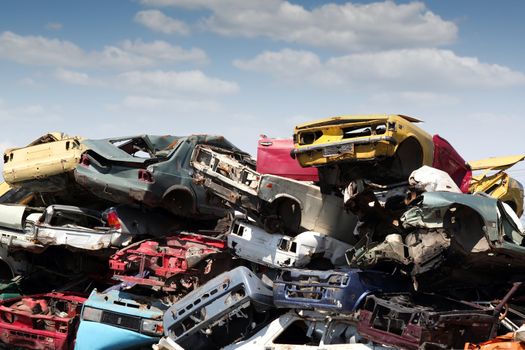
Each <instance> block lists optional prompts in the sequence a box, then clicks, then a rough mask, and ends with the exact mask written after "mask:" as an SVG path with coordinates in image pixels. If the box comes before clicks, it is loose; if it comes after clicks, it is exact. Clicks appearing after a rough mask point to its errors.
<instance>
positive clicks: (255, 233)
mask: <svg viewBox="0 0 525 350" xmlns="http://www.w3.org/2000/svg"><path fill="white" fill-rule="evenodd" d="M228 247H230V248H231V249H232V250H233V252H234V253H235V255H237V256H238V257H240V258H243V259H246V260H249V261H252V262H255V263H258V264H262V265H266V266H269V267H274V268H280V267H303V266H305V265H307V264H308V263H309V262H310V261H311V260H312V259H313V258H314V257H322V258H325V259H326V260H328V261H330V262H331V263H332V264H334V265H343V264H345V256H344V254H345V251H346V250H347V249H349V248H350V245H349V244H346V243H343V242H340V241H337V240H335V239H334V238H332V237H330V236H327V235H324V234H321V233H318V232H312V231H306V232H302V233H300V234H298V235H297V236H295V237H290V236H284V235H280V234H270V233H267V232H265V231H264V230H263V229H261V228H259V227H257V226H255V225H253V224H250V223H248V222H246V221H240V220H237V221H236V222H234V224H233V225H232V229H231V231H230V233H229V234H228Z"/></svg>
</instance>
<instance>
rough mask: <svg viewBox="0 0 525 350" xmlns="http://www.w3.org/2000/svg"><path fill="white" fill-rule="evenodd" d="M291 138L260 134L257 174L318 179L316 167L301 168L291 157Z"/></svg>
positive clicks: (302, 179) (292, 145)
mask: <svg viewBox="0 0 525 350" xmlns="http://www.w3.org/2000/svg"><path fill="white" fill-rule="evenodd" d="M293 147H294V144H293V139H292V138H289V139H280V138H270V137H267V136H266V135H261V136H260V138H259V142H258V146H257V168H256V171H257V172H258V173H259V174H270V175H277V176H282V177H287V178H290V179H294V180H299V181H313V182H316V181H319V175H318V174H317V169H316V168H303V167H301V165H299V162H298V161H297V159H293V158H292V157H291V155H290V152H291V151H292V150H293Z"/></svg>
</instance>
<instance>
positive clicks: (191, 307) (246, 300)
mask: <svg viewBox="0 0 525 350" xmlns="http://www.w3.org/2000/svg"><path fill="white" fill-rule="evenodd" d="M250 306H254V307H255V308H261V309H268V308H271V307H272V306H273V298H272V291H271V290H270V289H269V288H268V287H267V286H266V285H264V284H263V282H262V281H261V280H260V279H259V278H258V277H257V276H255V274H254V273H253V272H251V271H250V270H248V269H247V268H246V267H242V266H241V267H237V268H235V269H233V270H231V271H228V272H224V273H222V274H220V275H219V276H217V277H215V278H214V279H212V280H210V281H208V282H207V283H206V284H204V285H202V286H201V287H199V288H198V289H196V290H194V291H192V292H190V293H188V294H187V295H186V296H184V297H183V298H182V299H180V300H179V301H177V302H176V303H175V304H173V305H172V306H171V307H170V308H169V309H168V310H167V311H166V312H165V313H164V322H163V325H164V335H165V336H168V337H169V338H171V340H173V341H175V342H176V343H178V344H181V343H182V344H181V345H183V343H184V342H185V341H187V340H188V341H189V337H191V336H192V335H194V334H196V333H198V332H202V331H204V329H209V328H211V327H213V326H214V325H216V324H218V323H220V322H222V321H224V319H229V318H230V317H232V316H233V315H234V314H236V313H238V312H241V313H242V310H244V309H245V308H247V307H250ZM183 346H184V345H183Z"/></svg>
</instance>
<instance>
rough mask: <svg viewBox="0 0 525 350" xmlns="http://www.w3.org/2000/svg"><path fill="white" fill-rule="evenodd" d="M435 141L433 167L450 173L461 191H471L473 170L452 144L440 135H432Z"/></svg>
mask: <svg viewBox="0 0 525 350" xmlns="http://www.w3.org/2000/svg"><path fill="white" fill-rule="evenodd" d="M432 142H433V143H434V159H433V161H432V167H433V168H436V169H439V170H442V171H444V172H446V173H447V174H449V175H450V177H451V178H452V180H453V181H454V182H455V183H456V185H458V187H459V188H460V189H461V192H463V193H468V192H469V184H470V179H471V178H472V170H471V168H470V166H469V165H468V164H467V162H466V161H465V159H463V157H461V156H460V155H459V153H458V152H457V151H456V150H455V149H454V147H452V145H451V144H450V143H449V142H448V141H447V140H445V139H444V138H442V137H441V136H439V135H434V136H433V137H432Z"/></svg>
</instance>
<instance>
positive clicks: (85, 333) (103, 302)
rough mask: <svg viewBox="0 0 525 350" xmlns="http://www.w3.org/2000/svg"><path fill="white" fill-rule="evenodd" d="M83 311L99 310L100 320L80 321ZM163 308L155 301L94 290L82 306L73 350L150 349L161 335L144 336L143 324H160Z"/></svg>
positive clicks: (162, 305)
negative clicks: (144, 347)
mask: <svg viewBox="0 0 525 350" xmlns="http://www.w3.org/2000/svg"><path fill="white" fill-rule="evenodd" d="M86 308H92V309H96V310H101V312H102V314H101V315H100V320H99V321H93V320H86V319H84V315H85V312H86V311H85V310H86ZM167 308H168V305H165V304H163V303H161V302H160V301H159V300H158V299H154V298H147V297H140V296H136V295H133V294H130V293H125V292H122V291H117V290H112V291H108V292H103V293H101V292H98V291H97V290H96V289H95V290H93V292H91V295H90V296H89V298H88V299H87V300H86V302H85V304H84V308H83V310H82V315H81V321H80V325H79V327H78V332H77V339H76V345H75V349H77V350H83V349H86V350H88V349H115V350H116V349H128V348H130V347H136V346H137V347H138V346H146V345H152V344H154V343H156V342H157V341H158V340H159V339H160V336H161V335H162V331H161V329H160V328H158V330H157V332H158V333H157V334H154V333H153V334H152V333H148V332H145V331H144V330H143V323H144V321H145V320H146V321H149V320H151V321H153V322H157V323H158V324H160V321H161V320H162V315H163V314H164V311H165V310H166V309H167ZM94 334H96V335H97V336H96V337H94V336H93V335H94Z"/></svg>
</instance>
